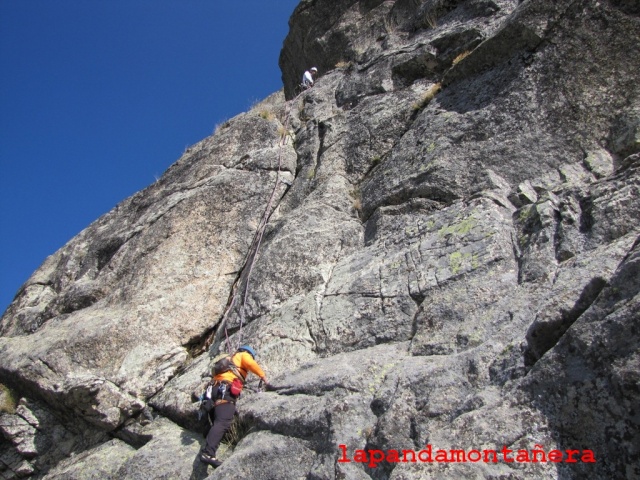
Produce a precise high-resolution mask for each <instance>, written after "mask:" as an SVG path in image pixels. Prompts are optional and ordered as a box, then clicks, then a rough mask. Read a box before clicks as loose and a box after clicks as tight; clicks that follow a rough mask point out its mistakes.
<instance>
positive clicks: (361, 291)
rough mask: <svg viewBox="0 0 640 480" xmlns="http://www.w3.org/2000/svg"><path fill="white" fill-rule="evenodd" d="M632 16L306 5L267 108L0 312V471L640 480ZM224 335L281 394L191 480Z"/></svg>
mask: <svg viewBox="0 0 640 480" xmlns="http://www.w3.org/2000/svg"><path fill="white" fill-rule="evenodd" d="M639 14H640V12H639V11H638V9H637V8H636V7H634V6H633V2H623V1H617V0H605V1H598V2H596V1H595V0H572V1H568V2H552V1H550V0H538V1H533V0H525V1H516V0H491V1H486V0H437V1H436V0H426V1H421V0H395V1H394V0H391V1H389V0H387V1H382V0H360V1H358V0H350V1H343V2H337V1H333V0H303V1H302V2H301V3H300V4H299V6H298V7H297V8H296V10H295V11H294V13H293V15H292V17H291V20H290V27H291V28H290V33H289V35H288V36H287V38H286V39H285V41H284V46H283V50H282V54H281V58H280V66H281V69H282V73H283V84H284V89H283V91H282V92H278V93H276V94H274V95H272V96H271V97H269V98H267V99H265V100H264V101H263V102H262V103H260V104H258V105H256V106H255V107H254V108H253V109H252V110H251V111H249V112H247V113H244V114H241V115H238V116H237V117H235V118H233V119H231V120H230V121H228V122H227V123H225V124H224V125H221V126H219V127H218V129H217V130H216V132H215V133H214V134H213V135H212V136H211V137H209V138H206V139H205V140H203V141H202V142H200V143H198V144H196V145H194V146H193V147H191V148H190V149H188V150H187V151H186V152H185V153H184V155H183V156H182V157H181V158H180V159H179V160H178V161H177V162H176V163H175V164H174V165H173V166H172V167H171V168H170V169H169V170H168V171H167V172H166V173H165V174H164V175H163V177H162V178H160V179H159V180H158V181H157V182H156V183H155V184H153V185H151V186H150V187H148V188H147V189H145V190H143V191H141V192H139V193H138V194H136V195H134V196H133V197H131V198H130V199H127V200H125V201H124V202H123V203H122V204H120V205H118V206H117V207H116V208H115V209H114V210H113V211H111V212H109V213H108V214H106V215H105V216H103V217H101V218H100V219H98V220H96V221H95V222H94V223H93V224H91V225H90V226H89V227H87V229H85V230H84V231H82V232H81V233H80V234H79V235H78V236H77V237H75V238H74V239H73V240H71V241H70V242H69V243H68V244H67V245H66V246H65V247H63V248H62V249H61V250H60V251H59V252H57V253H56V254H54V255H52V256H51V257H50V258H48V259H47V260H46V261H45V263H44V264H43V265H42V266H41V267H40V268H39V269H38V270H37V271H36V272H34V274H33V276H32V277H31V278H30V279H29V280H28V281H27V283H26V284H25V285H24V286H23V287H22V288H21V290H20V291H19V292H18V294H17V296H16V298H15V300H14V302H13V303H12V304H11V305H10V307H9V308H8V310H7V311H6V312H5V314H4V315H3V317H2V319H1V320H0V334H1V336H0V358H1V359H2V361H1V362H0V383H2V384H3V385H4V386H5V388H4V389H3V390H2V391H3V392H6V393H3V396H2V397H0V399H2V413H0V431H1V432H2V436H1V437H0V476H1V477H2V478H26V477H33V478H50V479H57V478H77V479H81V478H95V475H99V476H100V478H131V479H138V478H139V479H143V478H172V479H174V478H185V479H187V478H188V479H198V478H199V479H204V478H211V479H214V478H240V477H242V478H256V479H275V478H292V479H293V478H309V479H340V478H345V479H366V478H373V479H397V480H399V479H427V478H452V479H453V478H487V479H489V478H492V479H495V478H554V479H556V478H557V479H569V478H571V479H573V478H575V479H578V478H637V477H640V469H639V467H638V466H637V465H639V464H640V462H639V461H638V460H639V455H640V453H639V451H638V445H640V421H639V420H638V410H639V408H640V377H639V374H638V372H639V371H640V363H639V362H640V357H639V355H638V350H639V349H638V346H639V344H640V342H639V333H640V332H639V330H638V324H639V323H638V320H639V315H640V314H639V313H638V312H639V311H640V305H639V301H640V300H639V299H640V293H639V288H640V270H639V268H638V265H639V264H640V263H639V262H640V176H639V168H640V141H639V139H640V86H639V84H638V81H637V72H638V71H640V57H639V56H638V55H637V51H638V47H639V46H640V40H639V39H640V16H639ZM314 65H315V66H317V67H318V68H319V70H320V77H319V79H318V81H317V82H316V85H315V86H314V87H313V88H312V89H309V90H307V91H304V92H302V93H300V91H299V89H298V88H297V85H298V82H299V80H300V78H301V75H302V72H303V71H304V70H305V69H307V68H309V67H311V66H314ZM265 219H266V220H268V221H267V222H266V225H265V227H264V229H263V228H261V227H262V225H263V222H264V220H265ZM258 243H259V246H260V248H259V250H258V251H257V254H256V245H257V244H258ZM240 342H242V343H250V344H251V345H252V346H253V347H254V348H255V349H256V350H257V351H258V361H259V362H260V363H261V364H262V365H263V367H264V368H265V370H266V371H267V373H268V376H269V379H270V381H271V382H272V383H273V385H274V386H275V388H276V390H275V391H268V392H264V391H258V389H257V388H256V384H255V383H254V382H253V381H251V382H249V384H248V386H247V388H246V392H245V394H243V397H242V399H241V401H240V402H239V411H240V415H239V418H238V424H239V426H240V427H239V433H238V434H237V435H236V437H238V438H235V439H232V440H231V439H230V441H229V442H228V444H226V445H225V446H224V448H223V449H222V450H221V452H220V456H221V457H223V458H224V459H225V462H224V464H223V466H222V467H220V468H219V469H217V470H213V469H212V468H209V469H207V468H205V466H204V465H202V464H200V463H199V462H198V460H197V452H198V450H199V448H200V446H201V444H202V442H203V437H202V435H201V434H202V433H203V431H205V430H206V428H207V424H206V421H204V420H203V419H200V420H199V419H198V416H197V403H196V400H197V396H198V394H199V393H200V390H201V388H202V385H203V384H204V383H205V382H206V381H207V375H208V372H209V370H210V368H211V359H212V358H213V356H215V354H216V353H217V352H218V351H219V350H221V349H224V348H225V345H227V344H231V345H237V344H239V343H240ZM341 446H343V447H341ZM427 448H431V449H432V453H433V458H436V453H437V452H438V451H445V452H446V454H447V455H448V458H449V460H451V458H455V459H457V461H449V462H443V461H433V462H425V461H421V460H422V459H423V458H426V455H427V450H426V449H427ZM358 450H361V451H363V452H360V453H356V452H357V451H358ZM403 450H404V451H407V450H412V451H415V453H416V455H417V454H418V453H419V452H421V451H423V452H424V453H423V456H422V457H419V459H418V460H417V461H415V462H412V461H407V462H402V461H401V460H402V455H403V454H402V452H403ZM541 450H542V451H543V452H544V455H545V460H546V461H540V459H541V455H542V454H541V453H540V451H541ZM393 451H398V452H399V455H400V457H399V460H400V461H397V460H396V461H394V459H393V457H387V458H386V459H385V460H384V461H383V460H380V461H378V460H374V457H376V456H377V455H379V454H378V453H377V452H381V453H382V452H385V453H389V452H393ZM476 451H477V452H478V453H477V455H485V454H486V455H489V457H488V458H489V460H488V461H485V459H486V457H483V459H482V460H478V459H477V458H475V455H476V453H473V452H476ZM491 451H495V452H496V456H497V457H498V461H496V462H494V461H491V456H490V455H491ZM553 451H557V452H553ZM486 452H489V453H486ZM505 452H511V453H505ZM571 452H573V453H571ZM357 455H360V456H359V457H358V456H357ZM362 455H367V458H366V461H363V460H364V458H363V457H362ZM407 455H409V460H410V459H411V457H410V454H409V453H408V454H407ZM509 455H511V457H509ZM558 455H559V457H558ZM452 456H453V457H452ZM463 456H464V457H465V460H466V461H461V459H462V457H463ZM516 456H517V457H518V460H517V461H514V462H510V461H509V460H508V459H510V458H511V459H515V458H516ZM534 456H535V458H536V460H538V461H531V460H532V458H533V457H534ZM527 458H528V460H527ZM558 459H559V460H561V461H559V462H558V461H556V460H558ZM572 459H573V460H576V461H575V462H572V461H571V460H572ZM592 459H595V462H591V461H590V460H592ZM347 460H351V461H347ZM475 460H478V461H475Z"/></svg>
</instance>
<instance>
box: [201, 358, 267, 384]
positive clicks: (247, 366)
mask: <svg viewBox="0 0 640 480" xmlns="http://www.w3.org/2000/svg"><path fill="white" fill-rule="evenodd" d="M231 361H232V362H233V363H234V364H235V365H236V366H237V367H238V370H240V374H241V375H242V378H241V380H243V381H244V380H246V378H247V373H248V372H253V373H255V374H256V375H257V376H259V377H260V378H261V379H262V380H263V381H264V382H265V383H266V382H267V377H266V375H265V374H264V371H263V370H262V368H260V365H258V362H256V361H255V360H254V359H253V357H252V356H251V354H250V353H249V352H244V351H242V352H236V353H235V354H234V355H233V357H231ZM235 378H236V375H235V374H234V373H233V372H232V371H231V370H229V371H228V372H224V373H220V374H218V375H216V376H215V377H213V380H214V381H220V382H233V380H234V379H235Z"/></svg>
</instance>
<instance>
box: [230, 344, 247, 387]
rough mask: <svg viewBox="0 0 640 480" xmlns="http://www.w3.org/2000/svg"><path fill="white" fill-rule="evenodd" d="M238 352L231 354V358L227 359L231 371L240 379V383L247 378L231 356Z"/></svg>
mask: <svg viewBox="0 0 640 480" xmlns="http://www.w3.org/2000/svg"><path fill="white" fill-rule="evenodd" d="M237 354H238V352H236V353H234V354H233V355H231V359H230V360H229V366H230V367H231V372H232V373H233V374H234V375H235V376H236V377H238V378H239V379H240V381H241V382H242V384H243V385H244V383H245V382H246V381H247V379H246V378H245V377H244V376H243V375H242V373H240V368H239V367H238V366H237V365H236V364H235V363H234V362H233V358H234V357H235V356H236V355H237Z"/></svg>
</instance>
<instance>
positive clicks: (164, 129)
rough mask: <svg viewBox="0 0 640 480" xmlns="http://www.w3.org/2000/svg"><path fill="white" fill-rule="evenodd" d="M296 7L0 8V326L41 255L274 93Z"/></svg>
mask: <svg viewBox="0 0 640 480" xmlns="http://www.w3.org/2000/svg"><path fill="white" fill-rule="evenodd" d="M298 2H299V0H240V1H236V0H108V1H107V0H55V1H54V0H0V182H1V183H0V313H2V312H4V311H5V309H6V307H7V306H8V305H9V303H10V302H11V300H12V299H13V297H14V295H15V293H16V292H17V290H18V288H19V287H20V286H21V285H22V284H23V283H24V282H25V281H26V280H27V279H28V278H29V276H30V275H31V273H32V272H33V271H34V270H35V269H36V268H38V266H39V265H40V264H41V263H42V262H43V261H44V259H45V258H46V257H47V256H49V255H51V254H52V253H54V252H55V251H56V250H58V249H59V248H60V247H62V246H63V245H64V244H65V243H66V242H68V241H69V240H70V239H71V238H72V237H73V236H74V235H76V234H77V233H78V232H80V231H81V230H82V229H83V228H85V227H86V226H88V225H89V224H90V223H91V222H92V221H93V220H95V219H97V218H98V217H99V216H100V215H102V214H104V213H106V212H108V211H109V210H111V209H112V208H113V207H114V206H115V205H116V204H117V203H119V202H120V201H122V200H124V199H125V198H127V197H129V196H131V195H132V194H134V193H135V192H137V191H139V190H141V189H142V188H144V187H146V186H148V185H149V184H151V183H153V181H154V180H155V178H156V177H159V176H160V175H161V174H162V173H163V172H164V171H165V170H166V169H167V168H168V167H169V166H170V165H171V164H172V163H173V162H175V161H176V160H177V159H178V158H179V156H180V155H181V154H182V152H183V151H184V150H185V148H186V147H187V146H189V145H192V144H194V143H195V142H197V141H199V140H201V139H202V138H204V137H206V136H208V135H210V134H211V133H212V131H213V129H214V127H215V126H216V124H218V123H220V122H221V121H223V120H226V119H228V118H231V117H233V116H234V115H236V114H238V113H240V112H243V111H246V110H247V109H248V108H249V107H250V106H251V104H252V103H254V102H255V101H256V100H261V99H263V98H264V97H266V96H267V95H269V94H271V93H273V92H275V91H277V90H279V89H280V88H281V87H282V81H281V77H280V70H279V68H278V55H279V53H280V49H281V47H282V42H283V40H284V38H285V36H286V34H287V32H288V23H287V22H288V20H289V17H290V16H291V13H292V12H293V10H294V8H295V6H296V5H297V4H298ZM301 74H302V72H301Z"/></svg>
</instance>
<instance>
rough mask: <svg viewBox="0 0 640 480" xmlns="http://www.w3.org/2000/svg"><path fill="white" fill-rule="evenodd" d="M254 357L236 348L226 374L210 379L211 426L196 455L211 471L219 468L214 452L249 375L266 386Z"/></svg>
mask: <svg viewBox="0 0 640 480" xmlns="http://www.w3.org/2000/svg"><path fill="white" fill-rule="evenodd" d="M255 356H256V352H255V351H254V350H253V348H251V347H250V346H248V345H245V346H242V347H240V348H239V349H238V351H237V352H236V353H234V354H233V356H232V357H231V362H233V365H230V368H229V369H228V370H227V371H225V372H222V373H219V374H217V375H214V377H213V379H212V383H213V388H214V394H215V407H214V408H213V410H211V412H209V418H210V419H211V422H212V425H211V428H210V429H209V433H208V434H207V445H206V446H205V447H204V449H203V450H202V453H201V454H200V460H201V461H202V462H204V463H207V464H209V465H213V466H214V467H219V466H220V465H221V464H222V462H221V461H220V460H218V459H217V458H216V451H217V450H218V446H219V445H220V441H221V440H222V437H223V436H224V434H225V433H226V431H227V430H229V428H230V427H231V424H232V423H233V415H234V414H235V412H236V401H237V400H238V397H239V396H240V392H241V391H242V386H243V385H244V382H245V380H246V378H247V375H248V374H249V372H252V373H254V374H256V375H257V376H258V377H260V379H261V380H262V381H263V383H264V384H265V386H269V384H268V383H267V377H266V375H265V373H264V371H263V370H262V368H261V367H260V365H258V363H257V362H256V361H255Z"/></svg>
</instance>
